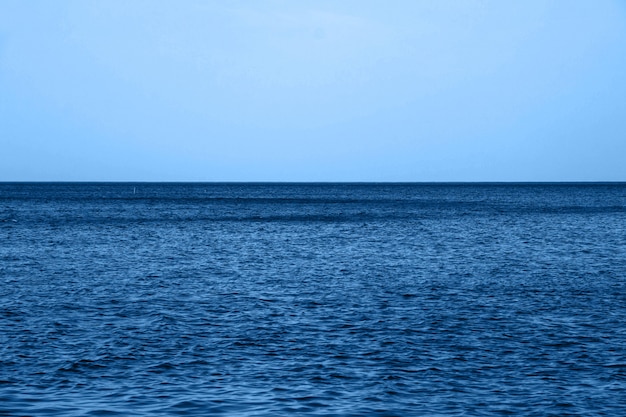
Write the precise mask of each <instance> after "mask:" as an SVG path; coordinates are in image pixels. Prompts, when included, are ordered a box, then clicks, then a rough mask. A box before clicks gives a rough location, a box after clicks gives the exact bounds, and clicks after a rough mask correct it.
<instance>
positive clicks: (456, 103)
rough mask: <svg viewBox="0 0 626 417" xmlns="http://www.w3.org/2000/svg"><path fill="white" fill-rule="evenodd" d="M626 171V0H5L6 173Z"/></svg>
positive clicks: (1, 65)
mask: <svg viewBox="0 0 626 417" xmlns="http://www.w3.org/2000/svg"><path fill="white" fill-rule="evenodd" d="M38 180H39V181H626V1H624V0H613V1H611V0H593V1H591V0H549V1H546V0H537V1H535V0H524V1H501V0H461V1H459V0H431V1H424V0H396V1H367V0H344V1H338V0H333V1H330V0H328V1H326V0H317V1H312V0H311V1H307V0H299V1H291V0H289V1H287V0H285V1H278V0H266V1H243V0H242V1H236V0H233V1H227V0H219V1H218V0H216V1H208V0H178V1H169V0H168V1H160V0H106V1H102V0H98V1H93V0H76V1H71V0H59V1H48V0H39V1H37V0H29V1H22V0H0V181H38Z"/></svg>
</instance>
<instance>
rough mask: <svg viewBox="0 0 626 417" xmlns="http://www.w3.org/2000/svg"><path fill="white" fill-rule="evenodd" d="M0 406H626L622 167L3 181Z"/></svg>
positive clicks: (419, 409)
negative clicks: (367, 177) (602, 173)
mask: <svg viewBox="0 0 626 417" xmlns="http://www.w3.org/2000/svg"><path fill="white" fill-rule="evenodd" d="M0 415H1V416H115V415H120V416H212V415H222V416H293V415H311V416H502V415H516V416H624V415H626V184H625V183H593V184H590V183H581V184H574V183H555V184H534V183H533V184H508V183H507V184H491V183H486V184H474V183H467V184H465V183H461V184H383V183H381V184H343V183H342V184H328V183H323V184H280V183H271V184H256V183H252V184H240V183H230V184H228V183H206V184H205V183H1V184H0Z"/></svg>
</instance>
